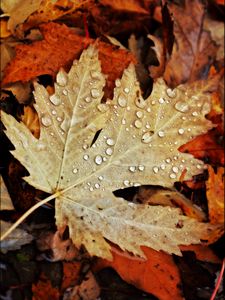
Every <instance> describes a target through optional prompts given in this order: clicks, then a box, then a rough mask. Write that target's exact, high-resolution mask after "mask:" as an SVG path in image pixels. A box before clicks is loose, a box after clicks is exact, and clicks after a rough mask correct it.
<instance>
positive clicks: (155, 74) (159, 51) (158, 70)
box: [148, 34, 166, 79]
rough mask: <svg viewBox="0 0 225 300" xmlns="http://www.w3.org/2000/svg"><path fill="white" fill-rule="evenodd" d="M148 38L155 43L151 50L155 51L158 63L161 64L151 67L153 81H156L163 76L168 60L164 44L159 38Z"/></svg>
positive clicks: (149, 36)
mask: <svg viewBox="0 0 225 300" xmlns="http://www.w3.org/2000/svg"><path fill="white" fill-rule="evenodd" d="M148 38H149V39H150V40H152V41H153V42H154V46H153V47H151V48H152V49H153V50H154V51H155V53H156V56H157V59H158V63H159V65H158V66H150V67H149V72H150V76H151V77H152V78H153V79H156V78H159V77H161V76H163V73H164V69H165V60H166V59H165V55H164V50H163V43H162V41H161V40H160V39H159V38H157V37H156V36H154V35H151V34H149V35H148Z"/></svg>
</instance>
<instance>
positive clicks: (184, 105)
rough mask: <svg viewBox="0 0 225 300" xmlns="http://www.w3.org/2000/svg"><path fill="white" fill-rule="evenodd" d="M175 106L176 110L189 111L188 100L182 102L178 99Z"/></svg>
mask: <svg viewBox="0 0 225 300" xmlns="http://www.w3.org/2000/svg"><path fill="white" fill-rule="evenodd" d="M175 108H176V110H178V111H180V112H182V113H185V112H188V111H189V105H188V104H187V103H186V102H182V101H178V102H177V103H176V104H175Z"/></svg>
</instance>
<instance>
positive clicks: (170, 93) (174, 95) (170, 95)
mask: <svg viewBox="0 0 225 300" xmlns="http://www.w3.org/2000/svg"><path fill="white" fill-rule="evenodd" d="M166 93H167V95H168V96H169V97H170V98H175V97H176V94H177V93H176V90H172V89H170V88H168V89H167V90H166Z"/></svg>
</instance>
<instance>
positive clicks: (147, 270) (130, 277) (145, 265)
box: [94, 247, 183, 300]
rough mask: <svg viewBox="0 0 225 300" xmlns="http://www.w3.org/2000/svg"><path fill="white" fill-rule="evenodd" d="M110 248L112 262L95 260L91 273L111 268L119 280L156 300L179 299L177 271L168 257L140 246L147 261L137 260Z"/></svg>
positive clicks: (180, 297)
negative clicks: (157, 299)
mask: <svg viewBox="0 0 225 300" xmlns="http://www.w3.org/2000/svg"><path fill="white" fill-rule="evenodd" d="M111 249H112V255H113V260H112V261H107V260H102V259H101V260H98V262H97V265H96V266H95V268H94V270H95V271H97V270H100V269H103V268H106V267H112V268H113V269H115V270H116V271H117V272H118V274H119V275H120V276H121V277H122V279H123V280H125V281H126V282H128V283H130V284H133V285H135V286H136V287H137V288H139V289H141V290H143V291H145V292H147V293H151V294H153V295H154V296H156V297H158V298H159V299H160V300H170V299H176V300H179V299H183V296H182V291H181V289H180V287H181V279H180V274H179V270H178V268H177V266H176V264H175V263H174V261H173V257H172V256H171V255H168V254H166V253H163V252H161V251H155V250H153V249H150V248H147V247H142V250H143V252H144V253H145V256H146V258H147V259H146V260H140V259H135V257H132V256H131V255H129V254H127V253H124V252H122V251H120V250H118V249H116V248H114V247H112V248H111Z"/></svg>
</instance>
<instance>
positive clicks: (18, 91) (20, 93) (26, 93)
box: [2, 82, 31, 104]
mask: <svg viewBox="0 0 225 300" xmlns="http://www.w3.org/2000/svg"><path fill="white" fill-rule="evenodd" d="M2 90H3V91H10V92H12V94H13V95H14V96H15V98H16V99H17V101H18V102H19V103H21V104H22V103H27V102H28V100H29V98H30V97H31V86H30V82H26V83H22V82H14V83H11V84H7V86H4V87H2Z"/></svg>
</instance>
